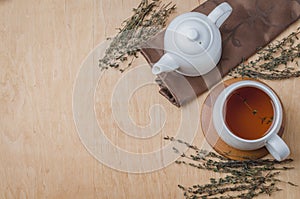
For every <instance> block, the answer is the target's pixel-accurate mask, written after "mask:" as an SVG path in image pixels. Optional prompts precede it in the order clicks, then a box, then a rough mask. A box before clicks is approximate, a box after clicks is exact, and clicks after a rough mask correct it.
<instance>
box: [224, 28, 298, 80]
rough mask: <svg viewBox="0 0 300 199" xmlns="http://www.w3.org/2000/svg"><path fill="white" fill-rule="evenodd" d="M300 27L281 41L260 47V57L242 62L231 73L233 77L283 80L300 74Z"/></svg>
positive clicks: (258, 53)
mask: <svg viewBox="0 0 300 199" xmlns="http://www.w3.org/2000/svg"><path fill="white" fill-rule="evenodd" d="M299 34H300V27H298V28H297V30H296V31H295V32H292V33H291V34H290V35H288V36H287V37H285V38H283V39H282V40H280V41H275V42H273V43H271V44H269V45H267V46H266V47H265V48H261V49H258V50H259V51H258V52H257V56H258V58H257V59H256V60H254V61H249V62H246V61H245V60H242V63H241V64H240V65H239V66H238V67H236V68H234V69H233V70H232V71H231V72H230V73H229V75H230V76H233V77H251V78H259V79H267V80H281V79H289V78H293V77H299V76H300V66H299V57H300V41H299Z"/></svg>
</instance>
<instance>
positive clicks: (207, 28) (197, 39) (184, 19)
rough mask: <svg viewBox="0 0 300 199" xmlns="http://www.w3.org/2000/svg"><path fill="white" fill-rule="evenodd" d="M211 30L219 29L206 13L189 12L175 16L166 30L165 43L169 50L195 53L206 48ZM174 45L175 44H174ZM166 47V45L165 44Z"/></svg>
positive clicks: (209, 40) (209, 41) (209, 42)
mask: <svg viewBox="0 0 300 199" xmlns="http://www.w3.org/2000/svg"><path fill="white" fill-rule="evenodd" d="M213 31H219V30H218V28H217V27H216V26H215V24H213V23H212V22H211V21H210V20H209V19H208V18H207V16H206V15H204V14H201V13H198V12H189V13H185V14H182V15H180V16H178V17H176V18H175V19H174V20H173V21H172V22H171V24H170V25H169V27H168V28H167V30H166V35H165V38H166V39H167V40H169V41H170V42H167V44H166V45H168V43H169V44H171V45H172V46H169V49H170V50H172V49H173V50H175V49H174V48H173V47H175V48H176V50H179V51H180V52H182V53H184V54H187V55H196V54H199V53H201V52H204V51H205V50H207V49H208V48H209V47H210V45H211V43H212V41H213V35H214V34H213ZM174 45H175V46H174ZM165 48H168V46H165Z"/></svg>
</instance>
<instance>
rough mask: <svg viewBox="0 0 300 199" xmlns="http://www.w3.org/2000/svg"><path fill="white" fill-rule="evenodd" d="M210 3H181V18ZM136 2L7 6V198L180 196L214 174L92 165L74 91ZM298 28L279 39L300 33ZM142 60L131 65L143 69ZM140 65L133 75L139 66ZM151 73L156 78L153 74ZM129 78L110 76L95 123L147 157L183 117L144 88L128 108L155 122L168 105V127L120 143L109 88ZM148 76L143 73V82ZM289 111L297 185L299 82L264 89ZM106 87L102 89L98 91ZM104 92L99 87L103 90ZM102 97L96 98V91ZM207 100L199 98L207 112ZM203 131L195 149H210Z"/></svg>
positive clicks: (2, 115)
mask: <svg viewBox="0 0 300 199" xmlns="http://www.w3.org/2000/svg"><path fill="white" fill-rule="evenodd" d="M201 2H203V1H196V0H195V1H192V0H190V1H185V0H176V1H174V3H176V4H177V7H178V10H177V13H176V14H175V15H173V16H172V17H175V16H176V15H178V14H179V13H183V12H186V11H188V10H191V9H192V8H194V7H196V6H197V5H198V4H199V3H201ZM138 3H139V0H127V1H125V0H122V1H120V0H102V1H101V0H98V1H96V0H86V1H80V0H64V1H62V0H51V1H50V0H44V1H41V0H26V1H25V0H24V1H22V0H0V14H1V17H0V198H110V199H113V198H128V199H129V198H130V199H135V198H183V196H182V193H181V191H180V190H179V189H178V188H177V184H182V185H186V186H189V185H192V184H196V183H205V182H207V180H208V179H209V178H210V177H216V176H217V174H214V173H210V172H205V171H199V170H196V169H194V168H189V167H185V166H180V165H176V164H171V165H170V166H168V167H166V168H164V169H161V170H159V171H156V172H151V173H147V174H129V173H125V172H119V171H116V170H114V169H111V168H109V167H107V166H104V165H103V164H101V163H99V162H98V161H97V160H96V159H94V158H93V157H92V156H91V155H90V154H89V153H88V151H87V150H86V149H85V147H84V146H83V144H82V143H81V141H80V139H79V136H78V134H77V131H76V126H75V124H74V120H73V112H72V92H73V86H74V82H75V81H76V75H77V73H78V71H79V69H80V65H81V63H82V61H83V60H84V59H85V57H86V56H87V55H88V53H89V52H90V51H91V50H92V49H93V48H94V47H95V46H96V45H97V44H98V43H100V42H101V41H103V40H104V39H105V38H106V37H108V36H112V35H114V34H115V32H116V30H115V28H116V27H118V26H119V24H120V23H121V21H122V20H123V19H125V18H127V17H128V16H130V14H131V9H132V8H133V7H135V6H136V5H137V4H138ZM299 24H300V23H299V22H296V24H294V25H293V26H292V27H290V28H289V29H288V30H286V31H285V32H284V33H283V34H282V35H280V37H282V36H284V35H287V34H289V33H290V32H291V31H293V30H295V29H296V27H297V26H299ZM145 63H146V62H145V60H143V59H142V58H140V59H138V60H136V62H135V63H134V66H137V65H139V64H145ZM134 66H133V67H134ZM149 72H150V70H149ZM122 75H124V74H120V73H119V72H116V71H108V72H107V74H106V76H105V78H103V79H102V80H101V81H103V82H99V85H100V84H101V85H103V84H104V86H105V89H101V93H98V92H96V99H99V98H98V95H100V94H101V96H104V97H101V101H97V102H98V104H97V105H95V109H96V114H97V118H98V122H99V123H100V124H102V127H103V128H104V131H105V132H106V133H107V136H108V137H109V139H110V140H111V141H112V142H114V144H116V145H117V146H119V147H120V148H124V149H126V150H129V151H133V152H139V153H143V152H147V151H152V150H154V149H157V148H160V147H162V146H163V145H164V144H165V142H164V141H163V139H162V138H163V136H164V135H174V132H175V131H176V129H177V128H178V122H179V121H180V119H181V112H180V109H178V108H176V107H174V106H173V105H171V104H170V103H169V102H167V100H166V99H164V98H163V97H162V96H160V95H159V94H158V92H157V91H158V88H157V87H156V86H153V85H151V86H145V87H143V88H141V89H139V90H137V91H136V92H135V94H134V95H133V96H132V99H131V100H130V116H131V118H132V119H133V120H134V121H135V122H136V123H137V124H139V125H146V124H148V123H149V115H148V114H149V107H150V106H151V105H152V104H154V103H159V104H161V105H162V106H163V107H164V110H165V113H166V116H167V118H166V123H165V126H164V128H163V129H162V131H161V132H159V134H158V135H156V136H154V137H152V138H150V139H147V140H136V139H133V138H130V137H129V136H126V135H123V133H122V131H121V130H120V129H119V128H118V126H117V125H116V124H115V123H114V122H113V121H109V120H104V119H103V118H106V119H109V118H112V115H111V111H110V110H108V108H109V107H108V105H109V104H110V98H109V96H110V95H111V88H112V87H113V83H116V82H117V81H118V80H119V79H120V78H121V77H122ZM140 75H141V77H143V74H140ZM267 83H268V84H269V85H270V86H271V87H272V88H273V89H274V90H275V91H276V92H277V93H278V94H279V95H280V97H281V99H282V102H283V105H284V107H285V110H286V113H287V115H286V117H287V121H286V131H285V133H284V136H283V138H284V139H285V140H286V142H287V143H288V145H289V146H290V147H291V152H292V154H291V157H292V158H294V159H295V162H294V163H293V165H294V166H295V167H296V168H295V170H292V171H289V172H286V173H285V174H283V175H282V179H284V180H286V181H292V182H295V183H299V180H300V160H299V157H300V145H299V143H298V142H299V141H300V134H299V131H300V128H299V121H300V111H299V110H300V103H299V98H300V90H299V88H298V87H299V84H300V78H298V79H291V80H285V81H267ZM98 88H99V87H98ZM101 88H102V87H101ZM97 91H99V90H97ZM205 96H206V94H204V95H203V96H201V97H200V98H199V99H197V102H198V103H199V104H202V103H203V101H204V99H205ZM203 140H204V138H203V134H202V132H201V128H200V127H199V129H198V132H197V136H196V138H195V141H194V144H198V145H200V144H202V143H203ZM281 187H282V188H283V189H284V190H283V191H281V192H278V193H276V194H275V195H274V196H273V197H274V198H296V197H297V196H299V194H300V189H299V188H295V187H291V186H288V185H285V184H282V185H281Z"/></svg>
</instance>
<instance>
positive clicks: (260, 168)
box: [164, 136, 298, 199]
mask: <svg viewBox="0 0 300 199" xmlns="http://www.w3.org/2000/svg"><path fill="white" fill-rule="evenodd" d="M164 139H165V140H169V141H173V142H178V143H180V144H184V145H186V146H187V147H188V148H190V149H192V151H193V153H192V154H190V155H187V154H185V153H181V157H182V158H183V159H184V160H177V161H176V163H177V164H181V165H188V166H192V167H195V168H197V169H201V170H203V169H204V170H209V171H213V172H217V173H222V174H225V177H220V178H218V179H216V178H211V179H210V183H208V184H205V185H192V186H191V187H184V186H182V185H178V187H179V188H180V189H181V190H182V191H183V192H184V196H185V198H187V199H196V198H204V199H209V198H215V199H216V198H222V199H224V198H228V199H232V198H245V199H248V198H249V199H250V198H254V197H256V196H259V195H262V194H268V195H271V194H272V193H273V192H276V191H280V190H281V189H280V188H278V183H279V182H284V181H282V180H280V179H278V178H277V176H278V175H280V171H286V170H290V169H293V168H294V167H290V166H287V164H289V163H291V162H292V161H293V160H292V159H286V160H284V161H281V162H279V161H276V160H272V159H258V160H245V161H235V160H229V159H227V158H225V157H223V156H220V155H218V154H216V153H214V152H208V151H206V150H201V149H199V148H198V147H197V146H193V145H190V144H189V143H187V142H184V141H182V140H178V139H175V138H174V137H169V136H166V137H165V138H164ZM173 150H174V152H175V153H180V151H179V150H178V149H176V148H173ZM286 183H287V184H289V185H291V186H298V185H296V184H294V183H291V182H286Z"/></svg>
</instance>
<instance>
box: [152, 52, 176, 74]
mask: <svg viewBox="0 0 300 199" xmlns="http://www.w3.org/2000/svg"><path fill="white" fill-rule="evenodd" d="M178 68H179V65H178V64H177V62H176V61H175V60H174V58H173V57H172V55H171V54H170V53H166V54H164V55H163V56H162V57H161V58H160V60H159V61H158V62H157V63H156V64H154V65H153V67H152V73H153V74H154V75H159V74H161V73H163V72H170V71H174V70H176V69H178Z"/></svg>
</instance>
